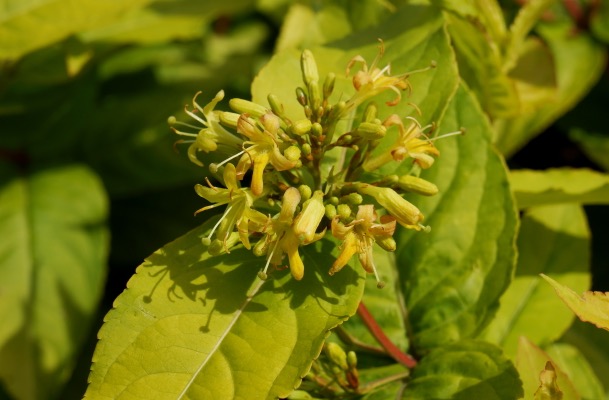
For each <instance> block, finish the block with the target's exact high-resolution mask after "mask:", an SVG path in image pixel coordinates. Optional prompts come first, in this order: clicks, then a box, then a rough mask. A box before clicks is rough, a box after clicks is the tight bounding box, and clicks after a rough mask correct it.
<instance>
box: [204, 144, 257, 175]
mask: <svg viewBox="0 0 609 400" xmlns="http://www.w3.org/2000/svg"><path fill="white" fill-rule="evenodd" d="M252 147H256V146H252ZM252 147H250V148H249V149H251V148H252ZM249 149H247V150H249ZM247 150H243V151H240V152H239V153H237V154H235V155H233V156H230V157H229V158H227V159H226V160H224V161H222V162H221V163H219V164H216V163H211V164H209V170H210V171H211V172H212V173H214V174H215V173H216V172H218V168H220V167H221V166H223V165H224V164H226V163H227V162H229V161H230V160H232V159H233V158H236V157H239V156H240V155H242V154H243V153H245V152H246V151H247Z"/></svg>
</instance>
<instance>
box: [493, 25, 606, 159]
mask: <svg viewBox="0 0 609 400" xmlns="http://www.w3.org/2000/svg"><path fill="white" fill-rule="evenodd" d="M536 30H537V32H538V33H539V34H540V36H541V38H542V39H543V40H544V41H545V42H546V43H547V45H548V46H549V48H550V50H551V53H552V56H553V57H554V62H555V74H556V82H557V92H556V96H555V97H554V101H552V102H548V103H547V104H546V105H545V106H543V107H541V108H539V109H536V110H531V111H529V112H525V113H524V114H522V115H520V116H518V117H515V118H508V119H498V120H496V121H494V122H493V125H494V128H495V130H496V132H497V136H496V143H497V146H498V148H499V150H500V151H501V152H502V153H503V154H504V155H506V156H509V155H511V154H513V153H514V152H516V151H517V150H518V149H520V148H521V147H522V146H524V145H525V144H526V143H527V142H528V141H529V140H530V139H532V138H533V137H534V136H535V135H537V134H538V133H540V132H541V131H542V130H543V129H545V128H546V127H547V126H548V125H550V124H551V123H552V122H553V121H554V120H555V119H556V118H558V117H559V116H561V115H562V114H564V113H565V112H566V111H567V110H569V109H570V108H571V107H573V105H575V103H576V102H577V101H578V100H580V99H581V98H582V97H583V96H584V94H586V93H587V92H588V90H590V87H592V86H593V85H594V84H595V83H596V81H597V80H598V78H599V77H600V75H601V73H602V71H603V68H604V65H605V59H606V55H605V52H604V50H603V48H602V47H601V46H600V45H599V44H598V43H596V42H595V41H594V40H593V39H592V38H591V37H590V36H588V35H586V34H585V33H583V32H580V33H577V34H574V33H573V26H572V25H571V24H570V23H566V22H564V23H563V22H556V23H547V24H542V25H540V26H538V27H537V29H536Z"/></svg>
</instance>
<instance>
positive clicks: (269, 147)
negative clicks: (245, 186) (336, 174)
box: [237, 113, 300, 196]
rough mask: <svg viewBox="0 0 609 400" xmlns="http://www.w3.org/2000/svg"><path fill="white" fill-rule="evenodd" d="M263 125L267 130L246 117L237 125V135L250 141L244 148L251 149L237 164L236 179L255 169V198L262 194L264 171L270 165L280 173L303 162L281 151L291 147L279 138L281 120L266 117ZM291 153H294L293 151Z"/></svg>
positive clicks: (269, 116)
mask: <svg viewBox="0 0 609 400" xmlns="http://www.w3.org/2000/svg"><path fill="white" fill-rule="evenodd" d="M261 122H262V124H263V127H264V129H260V128H259V127H258V126H257V125H256V123H255V121H254V120H252V119H251V118H249V117H248V116H247V114H242V115H241V117H239V121H237V131H238V132H239V133H241V134H242V135H244V136H246V137H247V138H248V139H249V140H248V141H246V142H245V143H244V144H246V145H250V146H249V147H247V148H245V149H244V151H243V153H244V154H243V156H242V157H241V159H240V160H239V163H238V164H237V176H238V177H239V178H242V177H243V176H244V175H245V173H246V172H247V171H248V170H249V169H250V168H251V167H252V166H253V169H254V174H253V176H252V185H251V189H252V193H253V194H254V195H256V196H260V195H261V194H262V191H263V188H264V182H263V176H264V169H265V168H266V166H267V165H268V164H271V165H272V166H273V167H274V168H275V170H277V171H286V170H289V169H291V168H294V167H296V166H297V165H298V162H299V161H300V160H294V159H293V158H294V157H293V155H290V158H288V157H286V156H285V155H284V154H283V153H282V150H285V149H286V148H289V147H290V146H289V144H286V143H283V141H282V140H281V139H280V138H279V136H278V131H279V118H278V117H277V116H276V115H274V114H271V113H267V114H264V115H263V116H262V117H261ZM280 145H281V146H282V147H280ZM291 152H292V153H293V151H291Z"/></svg>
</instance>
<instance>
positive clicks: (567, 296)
mask: <svg viewBox="0 0 609 400" xmlns="http://www.w3.org/2000/svg"><path fill="white" fill-rule="evenodd" d="M542 277H543V278H544V279H545V280H546V281H548V282H549V283H550V284H551V285H552V286H553V287H554V290H556V293H557V294H558V295H559V296H560V298H561V299H562V300H563V301H564V302H565V304H566V305H567V306H568V307H569V308H570V309H571V310H572V311H573V312H574V313H575V314H576V315H577V316H578V317H579V319H581V320H582V321H584V322H590V323H592V324H594V325H596V326H597V327H599V328H602V329H605V330H608V331H609V293H604V292H592V291H586V292H584V293H583V294H582V295H581V296H579V295H578V294H577V293H576V292H575V291H573V290H572V289H570V288H569V287H568V286H565V285H561V284H560V283H558V282H556V281H555V280H554V279H552V278H550V277H549V276H546V275H542Z"/></svg>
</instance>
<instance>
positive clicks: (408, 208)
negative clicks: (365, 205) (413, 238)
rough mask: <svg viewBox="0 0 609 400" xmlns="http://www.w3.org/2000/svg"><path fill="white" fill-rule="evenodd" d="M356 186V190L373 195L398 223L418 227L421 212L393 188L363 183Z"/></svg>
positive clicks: (413, 227) (408, 226) (407, 226)
mask: <svg viewBox="0 0 609 400" xmlns="http://www.w3.org/2000/svg"><path fill="white" fill-rule="evenodd" d="M356 188H357V191H358V192H360V193H362V194H367V195H369V196H372V197H374V199H375V200H376V201H377V202H378V203H379V204H380V205H381V206H382V207H384V208H385V210H387V212H388V213H389V214H391V215H393V216H394V217H395V218H396V220H397V221H398V223H399V224H400V225H402V226H404V227H406V228H411V229H420V227H419V223H420V222H421V221H422V220H423V214H422V213H421V211H419V209H418V208H417V207H416V206H414V205H413V204H412V203H410V202H409V201H408V200H406V199H404V198H403V197H402V196H400V195H399V194H398V193H397V192H396V191H395V190H393V189H390V188H385V187H377V186H372V185H368V184H365V183H360V184H357V185H356Z"/></svg>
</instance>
